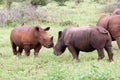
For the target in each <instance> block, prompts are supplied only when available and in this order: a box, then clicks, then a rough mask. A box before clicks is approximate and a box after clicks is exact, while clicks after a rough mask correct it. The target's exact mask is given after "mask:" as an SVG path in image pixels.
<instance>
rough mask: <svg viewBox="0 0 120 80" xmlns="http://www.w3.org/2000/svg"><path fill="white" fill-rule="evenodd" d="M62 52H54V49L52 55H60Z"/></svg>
mask: <svg viewBox="0 0 120 80" xmlns="http://www.w3.org/2000/svg"><path fill="white" fill-rule="evenodd" d="M61 54H62V52H56V51H54V55H56V56H60V55H61Z"/></svg>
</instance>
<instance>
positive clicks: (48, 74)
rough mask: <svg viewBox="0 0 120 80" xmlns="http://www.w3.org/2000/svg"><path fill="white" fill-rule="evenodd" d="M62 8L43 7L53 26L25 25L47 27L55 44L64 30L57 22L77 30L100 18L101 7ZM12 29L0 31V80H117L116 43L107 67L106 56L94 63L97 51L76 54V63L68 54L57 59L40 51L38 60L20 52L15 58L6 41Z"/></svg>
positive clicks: (119, 75) (48, 51)
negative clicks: (68, 23) (52, 21)
mask: <svg viewBox="0 0 120 80" xmlns="http://www.w3.org/2000/svg"><path fill="white" fill-rule="evenodd" d="M66 5H67V6H63V7H58V6H57V5H56V3H50V4H48V5H47V6H45V7H43V8H46V9H47V11H48V12H49V14H50V15H53V16H56V17H55V20H57V22H55V23H38V22H30V23H26V24H28V25H41V26H42V27H43V28H45V27H47V26H50V27H51V29H50V31H48V32H47V33H48V35H50V36H54V42H55V43H56V41H57V36H58V35H57V34H58V31H60V30H63V29H64V28H65V27H66V26H61V25H60V23H61V22H65V21H72V22H74V23H76V24H78V25H81V26H84V25H89V24H96V22H97V20H98V18H99V16H100V15H101V14H104V13H102V12H100V11H99V10H98V9H99V8H100V7H101V6H102V5H100V4H96V3H94V2H90V1H88V0H87V1H86V2H84V3H81V4H79V5H77V6H75V5H74V4H73V3H72V2H67V3H66ZM12 29H13V28H12V27H10V26H9V27H1V28H0V80H120V71H119V69H120V57H119V56H120V54H119V53H120V52H119V50H118V46H117V44H116V42H112V45H113V52H114V61H113V62H111V63H110V62H108V60H107V59H108V56H107V53H106V52H105V58H104V59H103V60H101V61H98V60H97V51H93V52H90V53H85V52H80V55H79V58H80V62H76V61H75V60H73V59H72V55H71V53H70V52H69V51H68V50H66V51H65V52H64V53H63V54H62V55H61V56H55V55H54V54H53V49H47V48H44V47H42V49H41V50H40V52H39V57H38V58H34V55H33V50H32V51H31V54H30V56H29V57H26V56H25V54H24V52H23V53H22V55H21V56H19V57H17V56H14V55H13V52H12V48H11V45H10V40H9V36H10V32H11V30H12Z"/></svg>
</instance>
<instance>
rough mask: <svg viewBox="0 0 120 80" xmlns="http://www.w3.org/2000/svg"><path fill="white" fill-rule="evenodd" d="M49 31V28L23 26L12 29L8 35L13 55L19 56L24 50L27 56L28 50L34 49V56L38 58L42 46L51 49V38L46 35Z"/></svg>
mask: <svg viewBox="0 0 120 80" xmlns="http://www.w3.org/2000/svg"><path fill="white" fill-rule="evenodd" d="M49 29H50V27H47V28H45V29H43V28H41V27H38V26H35V27H30V26H25V25H21V26H19V27H16V28H14V29H13V30H12V31H11V35H10V41H11V45H12V49H13V53H14V55H21V53H22V51H23V49H24V50H25V54H26V56H29V55H30V50H31V49H34V56H38V53H39V50H40V49H41V47H42V46H44V47H46V48H51V47H53V37H49V36H48V35H47V34H46V31H48V30H49ZM17 47H18V50H17Z"/></svg>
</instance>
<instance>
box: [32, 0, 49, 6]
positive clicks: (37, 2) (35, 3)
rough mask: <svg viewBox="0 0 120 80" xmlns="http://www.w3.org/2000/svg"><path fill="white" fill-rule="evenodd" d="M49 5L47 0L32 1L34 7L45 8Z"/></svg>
mask: <svg viewBox="0 0 120 80" xmlns="http://www.w3.org/2000/svg"><path fill="white" fill-rule="evenodd" d="M47 3H48V1H47V0H31V4H32V5H34V6H38V5H41V6H45V5H47Z"/></svg>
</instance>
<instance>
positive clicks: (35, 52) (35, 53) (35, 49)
mask: <svg viewBox="0 0 120 80" xmlns="http://www.w3.org/2000/svg"><path fill="white" fill-rule="evenodd" d="M41 47H42V46H41V45H39V46H36V47H35V48H34V56H35V57H37V56H38V53H39V51H40V49H41Z"/></svg>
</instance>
